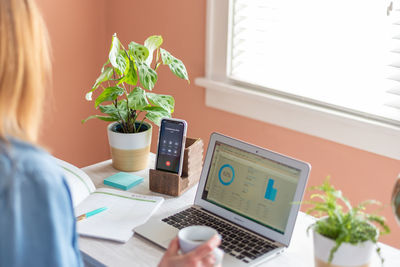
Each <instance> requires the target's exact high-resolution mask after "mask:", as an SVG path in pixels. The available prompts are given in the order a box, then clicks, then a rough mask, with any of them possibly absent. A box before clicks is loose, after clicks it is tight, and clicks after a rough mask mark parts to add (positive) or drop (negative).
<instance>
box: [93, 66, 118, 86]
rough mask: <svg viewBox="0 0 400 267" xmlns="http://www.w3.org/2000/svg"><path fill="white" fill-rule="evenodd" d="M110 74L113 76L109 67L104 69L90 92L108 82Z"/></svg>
mask: <svg viewBox="0 0 400 267" xmlns="http://www.w3.org/2000/svg"><path fill="white" fill-rule="evenodd" d="M112 74H113V69H112V68H111V67H107V68H105V69H104V71H103V72H102V73H101V74H100V76H99V77H98V78H97V79H96V82H95V83H94V85H93V87H92V90H91V92H93V91H94V90H96V89H97V88H98V87H99V85H100V84H101V83H102V82H105V81H108V80H110V78H111V77H112Z"/></svg>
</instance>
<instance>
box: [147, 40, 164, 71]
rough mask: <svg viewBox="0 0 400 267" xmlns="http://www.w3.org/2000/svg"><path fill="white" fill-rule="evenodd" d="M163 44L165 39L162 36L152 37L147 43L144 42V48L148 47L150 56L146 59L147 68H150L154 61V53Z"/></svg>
mask: <svg viewBox="0 0 400 267" xmlns="http://www.w3.org/2000/svg"><path fill="white" fill-rule="evenodd" d="M162 43H163V38H162V37H161V35H153V36H150V37H149V38H147V39H146V41H144V46H145V47H147V49H148V50H149V56H148V58H147V59H146V64H147V66H149V67H150V65H151V62H152V61H153V52H154V50H156V49H157V48H159V47H160V46H161V44H162Z"/></svg>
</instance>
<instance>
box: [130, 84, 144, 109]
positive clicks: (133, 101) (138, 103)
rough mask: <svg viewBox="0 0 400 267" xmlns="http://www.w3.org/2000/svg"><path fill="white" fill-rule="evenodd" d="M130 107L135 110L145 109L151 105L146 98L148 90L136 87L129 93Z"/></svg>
mask: <svg viewBox="0 0 400 267" xmlns="http://www.w3.org/2000/svg"><path fill="white" fill-rule="evenodd" d="M128 103H129V108H131V109H133V110H143V109H144V108H145V107H147V106H149V102H148V101H147V98H146V91H145V90H143V89H142V88H140V87H135V88H134V89H133V90H132V92H130V93H129V95H128Z"/></svg>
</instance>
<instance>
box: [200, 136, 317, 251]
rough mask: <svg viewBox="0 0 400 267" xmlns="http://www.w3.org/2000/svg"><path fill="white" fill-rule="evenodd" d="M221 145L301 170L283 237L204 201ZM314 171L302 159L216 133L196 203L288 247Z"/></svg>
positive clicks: (210, 146) (210, 145)
mask: <svg viewBox="0 0 400 267" xmlns="http://www.w3.org/2000/svg"><path fill="white" fill-rule="evenodd" d="M217 142H219V143H223V144H227V145H229V146H232V147H235V148H238V149H241V150H244V151H247V152H249V153H252V154H255V155H260V156H262V157H264V158H267V159H270V160H272V161H275V162H278V163H280V164H283V165H286V166H290V167H292V168H295V169H298V170H299V171H300V175H299V181H298V184H297V188H296V192H295V194H294V198H293V204H292V206H291V208H290V212H289V218H288V221H287V224H286V227H285V230H284V233H283V234H282V233H279V232H277V231H275V230H272V229H270V228H268V227H266V226H263V225H261V224H259V223H257V222H254V221H252V220H250V219H247V218H246V217H243V216H241V215H239V214H236V213H234V212H231V211H229V210H227V209H224V208H222V207H220V206H218V205H215V204H213V203H211V202H209V201H207V200H204V199H202V195H203V191H204V188H205V185H206V181H207V176H208V173H209V169H210V164H211V159H212V157H213V154H214V148H215V145H216V143H217ZM310 169H311V166H310V164H308V163H306V162H303V161H300V160H297V159H294V158H290V157H287V156H284V155H282V154H279V153H276V152H273V151H270V150H267V149H265V148H261V147H258V146H255V145H252V144H249V143H245V142H242V141H240V140H237V139H234V138H231V137H228V136H224V135H222V134H219V133H212V134H211V137H210V141H209V144H208V149H207V153H206V157H205V160H204V165H203V170H202V172H201V176H200V181H199V186H198V188H197V192H196V197H195V201H194V204H195V205H198V206H200V207H202V208H204V209H205V210H207V211H210V212H212V213H214V214H217V215H218V216H220V217H222V218H224V219H226V220H228V221H230V222H233V223H235V224H237V225H240V226H242V227H244V228H245V229H248V230H250V231H253V232H255V233H257V234H259V235H262V236H264V237H266V238H269V239H272V240H274V241H277V242H279V243H281V244H283V245H285V246H289V243H290V239H291V237H292V234H293V229H294V225H295V222H296V218H297V214H298V211H299V209H300V204H299V202H300V201H301V200H302V198H303V194H304V190H305V187H306V184H307V179H308V175H309V173H310Z"/></svg>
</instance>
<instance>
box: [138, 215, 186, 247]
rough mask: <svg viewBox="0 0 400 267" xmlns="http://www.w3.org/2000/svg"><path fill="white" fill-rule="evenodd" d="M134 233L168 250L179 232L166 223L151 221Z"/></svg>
mask: <svg viewBox="0 0 400 267" xmlns="http://www.w3.org/2000/svg"><path fill="white" fill-rule="evenodd" d="M134 231H135V233H136V234H139V235H141V236H143V237H145V238H146V239H148V240H150V241H152V242H154V243H156V244H158V245H160V246H162V247H164V248H168V246H169V243H170V242H171V240H172V239H173V238H175V237H176V235H177V234H178V231H179V230H178V229H176V228H174V227H172V226H170V225H168V224H166V223H164V222H161V221H151V220H150V221H149V222H148V223H145V224H144V225H141V226H139V227H137V228H135V230H134Z"/></svg>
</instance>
